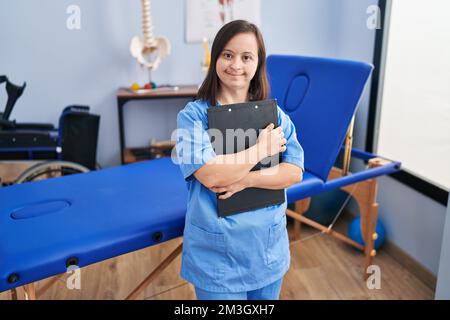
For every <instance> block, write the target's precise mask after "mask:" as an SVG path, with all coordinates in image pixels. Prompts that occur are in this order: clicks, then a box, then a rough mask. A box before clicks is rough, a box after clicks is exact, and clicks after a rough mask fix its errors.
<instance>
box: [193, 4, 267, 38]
mask: <svg viewBox="0 0 450 320" xmlns="http://www.w3.org/2000/svg"><path fill="white" fill-rule="evenodd" d="M238 19H243V20H247V21H250V22H252V23H254V24H256V25H257V26H258V27H261V3H260V0H187V3H186V42H187V43H196V42H201V41H203V39H204V38H206V39H208V40H209V41H213V40H214V37H215V35H216V33H217V31H219V29H220V28H221V27H222V26H223V25H224V24H226V23H227V22H230V21H233V20H238Z"/></svg>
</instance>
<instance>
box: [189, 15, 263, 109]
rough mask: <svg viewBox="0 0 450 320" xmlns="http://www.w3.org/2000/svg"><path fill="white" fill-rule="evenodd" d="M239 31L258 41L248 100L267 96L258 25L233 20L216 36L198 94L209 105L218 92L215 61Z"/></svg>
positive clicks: (261, 43) (214, 102) (218, 85)
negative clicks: (256, 65)
mask: <svg viewBox="0 0 450 320" xmlns="http://www.w3.org/2000/svg"><path fill="white" fill-rule="evenodd" d="M239 33H253V34H254V35H255V37H256V42H257V43H258V67H257V68H256V73H255V75H254V77H253V79H252V80H251V81H250V88H249V95H250V100H265V99H267V97H268V96H269V90H270V89H269V81H268V80H267V71H266V70H267V69H266V48H265V46H264V40H263V37H262V34H261V32H260V31H259V29H258V27H257V26H256V25H254V24H253V23H250V22H248V21H245V20H234V21H231V22H229V23H227V24H226V25H224V26H223V27H222V28H221V29H220V30H219V32H218V33H217V35H216V37H215V38H214V42H213V45H212V49H211V64H210V66H209V69H208V73H207V74H206V78H205V80H204V81H203V83H202V85H201V87H200V89H199V91H198V94H197V99H202V100H206V101H208V102H209V103H210V105H211V106H214V105H216V103H217V94H218V93H219V87H220V82H219V77H218V76H217V72H216V63H217V59H219V56H220V54H221V53H222V51H223V49H224V47H225V46H226V44H227V43H228V41H230V40H231V39H232V38H233V37H234V36H235V35H237V34H239Z"/></svg>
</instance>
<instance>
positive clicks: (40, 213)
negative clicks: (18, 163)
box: [0, 56, 400, 291]
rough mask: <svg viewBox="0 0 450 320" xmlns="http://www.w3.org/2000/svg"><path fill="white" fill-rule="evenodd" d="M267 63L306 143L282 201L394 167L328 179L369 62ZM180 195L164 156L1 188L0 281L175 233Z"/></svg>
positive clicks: (2, 284) (23, 280)
mask: <svg viewBox="0 0 450 320" xmlns="http://www.w3.org/2000/svg"><path fill="white" fill-rule="evenodd" d="M267 68H268V73H269V81H270V83H271V89H272V97H273V98H276V99H277V100H278V104H279V105H280V107H282V108H283V109H284V111H285V112H286V113H287V114H288V115H289V116H290V118H291V119H292V121H293V123H294V125H295V127H296V129H297V136H298V139H299V141H300V143H301V145H302V147H303V149H304V152H305V172H304V176H303V181H302V182H300V183H299V184H296V185H293V186H291V187H289V188H288V189H287V199H288V202H295V201H298V200H301V199H304V198H307V197H310V196H312V195H316V194H319V193H321V192H324V191H327V190H332V189H336V188H340V187H342V186H345V185H348V184H352V183H355V182H358V181H363V180H367V179H371V178H374V177H377V176H381V175H384V174H388V173H392V172H395V171H398V170H399V167H400V164H399V163H398V162H391V163H389V164H387V165H383V166H379V167H375V168H371V169H368V170H364V171H361V172H358V173H355V174H351V175H348V176H343V177H340V178H338V179H334V180H330V181H327V177H328V175H329V173H330V171H331V169H332V166H333V164H334V162H335V159H336V158H337V156H338V153H339V151H340V149H341V147H342V143H343V141H344V139H345V134H346V132H347V129H348V126H349V124H350V122H351V119H352V117H353V116H354V114H355V112H356V108H357V106H358V101H359V99H360V97H361V95H362V92H363V89H364V86H365V84H366V82H367V80H368V78H369V76H370V74H371V71H372V66H371V65H369V64H366V63H362V62H354V61H343V60H335V59H325V58H314V57H299V56H269V57H268V59H267ZM353 155H354V156H357V157H359V158H361V159H363V160H368V159H370V158H374V157H376V156H375V155H372V154H369V153H364V152H361V151H357V150H353ZM186 204H187V188H186V184H185V181H184V179H183V177H182V175H181V172H180V170H179V168H178V167H177V166H176V165H175V164H174V163H172V160H171V159H170V158H163V159H159V160H152V161H147V162H142V163H137V164H131V165H126V166H121V167H115V168H109V169H104V170H101V171H96V172H89V173H85V174H79V175H72V176H66V177H61V178H56V179H50V180H45V181H39V182H32V183H26V184H22V185H14V186H9V187H5V188H0V291H4V290H7V289H11V288H15V287H18V286H22V285H24V284H27V283H31V282H34V281H38V280H41V279H44V278H47V277H50V276H53V275H56V274H61V273H65V272H66V271H67V269H66V268H67V265H71V264H75V265H77V266H79V267H83V266H86V265H89V264H92V263H95V262H99V261H103V260H105V259H109V258H112V257H115V256H118V255H120V254H124V253H127V252H132V251H134V250H138V249H141V248H144V247H147V246H151V245H155V244H157V243H161V242H163V241H167V240H169V239H173V238H175V237H178V236H182V233H183V229H184V219H185V213H186ZM8 280H9V281H8ZM11 280H16V281H15V282H14V281H11Z"/></svg>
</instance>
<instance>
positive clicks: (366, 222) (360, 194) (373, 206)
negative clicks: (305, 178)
mask: <svg viewBox="0 0 450 320" xmlns="http://www.w3.org/2000/svg"><path fill="white" fill-rule="evenodd" d="M378 165H382V164H380V163H370V161H369V166H370V167H375V166H378ZM339 177H342V170H341V169H338V168H333V169H332V170H331V172H330V174H329V176H328V180H333V179H336V178H339ZM340 189H341V190H343V191H345V192H347V193H348V194H350V195H352V196H353V198H354V199H355V200H356V202H357V203H358V206H359V210H360V216H361V234H362V236H363V240H364V244H365V245H364V246H362V245H360V244H359V243H357V242H356V241H354V240H352V239H350V238H348V237H347V236H345V235H343V234H341V233H339V232H336V231H334V230H332V229H331V228H330V227H326V226H323V225H321V224H319V223H317V222H315V221H313V220H311V219H308V218H306V217H304V216H303V215H302V214H303V213H304V212H306V211H307V210H308V208H309V204H310V198H306V199H302V200H299V201H297V202H296V203H295V204H296V211H295V212H294V211H292V210H289V209H287V210H286V214H287V215H288V216H289V217H291V218H293V219H294V237H295V240H294V241H295V242H298V241H300V226H301V223H305V224H307V225H309V226H311V227H313V228H315V229H318V230H320V231H322V232H323V233H326V234H328V235H330V236H333V237H335V238H336V239H339V240H341V241H343V242H345V243H347V244H349V245H351V246H353V247H355V248H357V249H359V250H361V251H363V252H364V256H365V263H364V266H365V268H364V280H367V278H368V277H369V274H368V273H367V268H368V267H369V266H370V265H372V263H373V258H374V257H375V255H376V251H375V249H374V245H375V240H376V239H377V237H378V235H377V233H376V223H377V218H378V203H377V202H376V197H377V180H376V179H375V178H374V179H368V180H364V181H360V182H356V183H353V184H349V185H346V186H343V187H341V188H340Z"/></svg>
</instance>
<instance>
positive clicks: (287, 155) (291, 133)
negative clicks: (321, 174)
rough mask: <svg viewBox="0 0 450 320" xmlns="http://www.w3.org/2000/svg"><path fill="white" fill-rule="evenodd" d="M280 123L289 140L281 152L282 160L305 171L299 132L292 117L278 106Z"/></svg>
mask: <svg viewBox="0 0 450 320" xmlns="http://www.w3.org/2000/svg"><path fill="white" fill-rule="evenodd" d="M278 125H279V126H281V127H282V129H283V132H284V137H285V138H286V140H287V143H286V151H284V152H283V153H282V154H281V162H289V163H292V164H294V165H296V166H298V167H300V168H301V169H302V170H303V171H305V167H304V153H303V148H302V146H301V145H300V143H299V142H298V140H297V133H296V130H295V126H294V123H292V120H291V118H289V116H288V115H287V114H286V113H284V111H283V110H281V108H280V107H278Z"/></svg>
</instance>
